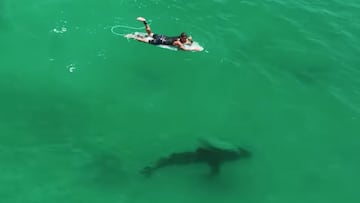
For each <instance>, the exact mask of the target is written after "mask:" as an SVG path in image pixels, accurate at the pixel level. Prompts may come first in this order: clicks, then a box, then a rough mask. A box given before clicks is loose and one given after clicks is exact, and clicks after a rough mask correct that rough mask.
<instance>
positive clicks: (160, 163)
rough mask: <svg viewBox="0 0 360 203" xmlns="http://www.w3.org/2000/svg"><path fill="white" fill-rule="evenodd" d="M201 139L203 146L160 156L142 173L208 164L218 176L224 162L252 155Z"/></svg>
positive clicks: (223, 144) (214, 141)
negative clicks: (176, 166)
mask: <svg viewBox="0 0 360 203" xmlns="http://www.w3.org/2000/svg"><path fill="white" fill-rule="evenodd" d="M199 141H200V144H201V146H199V147H198V148H197V149H196V150H195V151H189V152H179V153H172V154H170V155H169V156H168V157H165V158H160V159H159V160H157V161H156V162H155V164H153V165H150V166H146V167H144V168H143V169H142V170H141V171H140V173H142V174H143V175H145V176H146V177H149V176H151V175H152V174H153V173H154V172H155V171H157V170H158V169H161V168H164V167H168V166H174V165H188V164H207V165H208V166H209V167H210V176H216V175H219V173H220V168H221V165H222V164H223V163H225V162H231V161H237V160H240V159H242V158H248V157H250V156H251V154H250V152H249V151H247V150H245V149H243V148H240V147H237V146H233V145H231V144H228V143H225V142H222V141H219V140H215V139H200V140H199Z"/></svg>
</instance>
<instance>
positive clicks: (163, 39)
mask: <svg viewBox="0 0 360 203" xmlns="http://www.w3.org/2000/svg"><path fill="white" fill-rule="evenodd" d="M153 38H154V39H152V40H150V41H149V43H150V44H154V45H159V44H163V45H173V43H174V42H175V41H176V40H178V39H179V36H177V37H168V36H166V35H159V34H154V35H153Z"/></svg>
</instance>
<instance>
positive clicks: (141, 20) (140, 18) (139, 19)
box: [136, 17, 146, 23]
mask: <svg viewBox="0 0 360 203" xmlns="http://www.w3.org/2000/svg"><path fill="white" fill-rule="evenodd" d="M136 20H138V21H140V22H143V23H145V22H146V19H145V18H143V17H137V18H136Z"/></svg>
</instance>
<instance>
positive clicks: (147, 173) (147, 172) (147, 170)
mask: <svg viewBox="0 0 360 203" xmlns="http://www.w3.org/2000/svg"><path fill="white" fill-rule="evenodd" d="M153 171H154V168H152V167H150V166H147V167H145V168H143V169H142V170H141V171H140V173H141V174H143V175H144V176H145V177H150V176H151V175H152V173H153Z"/></svg>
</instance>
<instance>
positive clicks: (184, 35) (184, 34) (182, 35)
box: [180, 32, 188, 43]
mask: <svg viewBox="0 0 360 203" xmlns="http://www.w3.org/2000/svg"><path fill="white" fill-rule="evenodd" d="M187 38H188V37H187V35H186V33H185V32H182V33H181V34H180V41H181V42H182V43H185V42H186V41H187Z"/></svg>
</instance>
